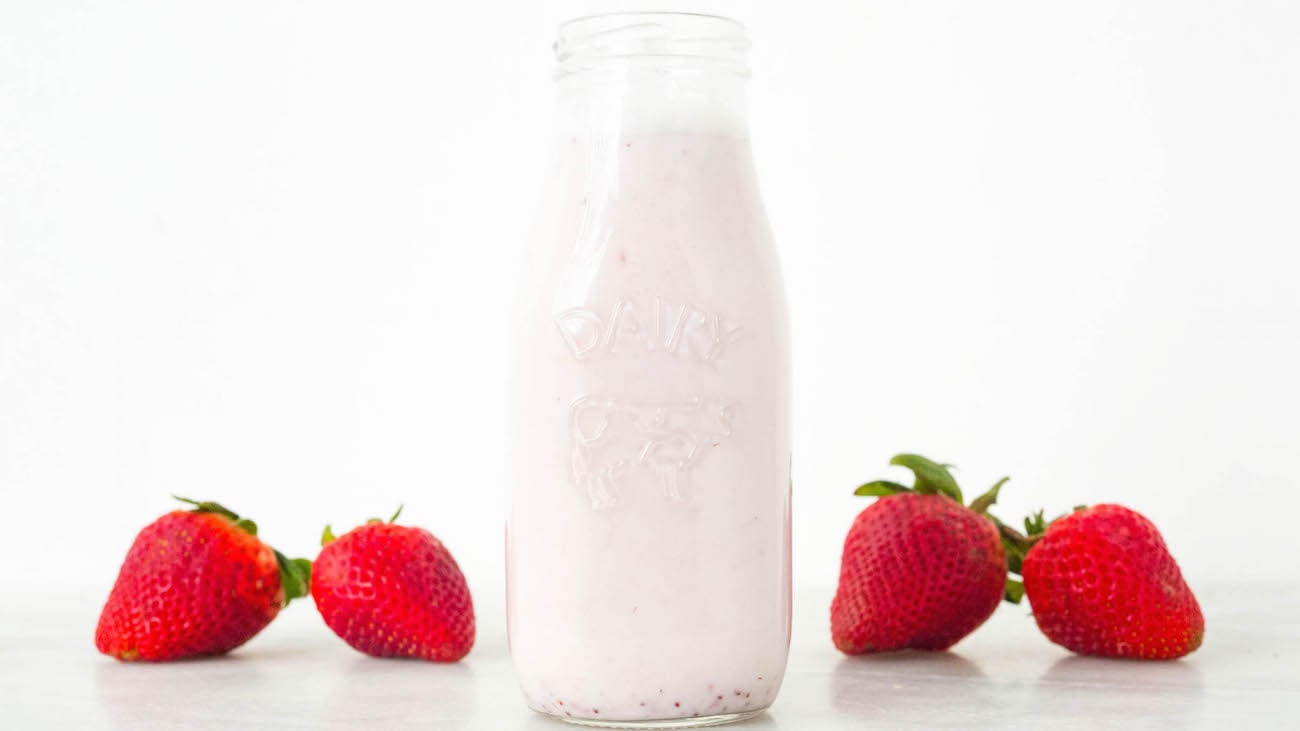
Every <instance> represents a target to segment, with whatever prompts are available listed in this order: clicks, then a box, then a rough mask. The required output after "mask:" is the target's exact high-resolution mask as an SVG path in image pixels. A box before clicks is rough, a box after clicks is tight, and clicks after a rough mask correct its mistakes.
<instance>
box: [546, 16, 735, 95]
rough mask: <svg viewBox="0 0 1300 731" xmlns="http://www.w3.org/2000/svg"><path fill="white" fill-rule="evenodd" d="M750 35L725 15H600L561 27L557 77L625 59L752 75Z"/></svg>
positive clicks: (557, 45)
mask: <svg viewBox="0 0 1300 731" xmlns="http://www.w3.org/2000/svg"><path fill="white" fill-rule="evenodd" d="M749 46H750V43H749V34H748V30H747V29H746V28H745V26H744V24H743V23H741V22H740V21H738V20H736V19H734V18H729V17H726V16H722V15H712V14H709V13H690V12H673V11H644V12H642V11H622V12H614V13H597V14H593V15H584V16H581V17H578V18H573V19H571V20H567V21H565V22H563V23H561V24H560V25H559V28H558V29H557V32H556V40H555V43H554V45H553V49H554V52H555V60H556V69H555V77H556V78H557V79H558V78H561V77H564V76H567V75H569V74H572V73H575V72H579V71H586V70H591V69H595V68H598V67H601V66H608V65H611V64H619V63H624V64H626V63H634V62H637V61H646V62H650V63H656V64H661V65H663V66H665V67H675V68H681V67H696V68H698V67H701V66H710V67H723V68H727V69H729V70H731V71H733V72H735V73H738V74H740V75H741V76H748V66H747V64H746V62H745V58H746V55H747V53H748V51H749Z"/></svg>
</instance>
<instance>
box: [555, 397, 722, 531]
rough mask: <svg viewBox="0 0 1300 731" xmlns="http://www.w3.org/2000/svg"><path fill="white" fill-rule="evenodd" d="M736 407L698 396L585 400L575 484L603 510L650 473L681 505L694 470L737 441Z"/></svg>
mask: <svg viewBox="0 0 1300 731" xmlns="http://www.w3.org/2000/svg"><path fill="white" fill-rule="evenodd" d="M734 406H735V404H734V403H731V402H729V401H727V400H725V399H722V398H718V397H705V396H696V397H694V398H691V399H688V400H685V401H682V402H677V403H649V402H641V401H630V400H627V399H618V398H602V397H598V396H583V397H581V398H579V399H578V400H577V401H575V402H574V403H573V407H572V409H571V412H570V418H569V432H570V436H571V439H572V448H571V453H570V464H571V468H572V471H573V479H574V482H575V483H576V484H577V485H578V487H579V488H580V489H582V490H583V491H584V492H585V493H586V495H587V497H588V498H589V499H590V500H591V504H592V506H594V507H597V508H604V507H609V506H611V505H613V504H614V503H615V502H617V500H618V496H619V492H620V490H621V489H622V487H623V486H624V485H625V483H626V482H627V481H628V478H629V477H631V476H632V475H634V474H637V473H641V474H648V475H649V476H650V477H652V478H653V481H654V484H655V485H656V486H657V487H658V489H659V490H660V491H661V492H662V494H663V496H664V497H666V498H667V499H668V500H671V501H674V502H676V501H680V500H682V499H683V495H684V493H685V492H686V491H687V490H689V489H690V473H691V470H692V469H693V468H694V467H695V466H696V465H697V464H699V463H700V462H701V461H702V460H704V459H706V458H707V456H708V453H709V451H710V450H711V449H713V448H715V447H718V446H719V445H721V444H722V442H723V441H724V440H726V439H727V438H728V437H730V436H731V424H732V410H733V408H734Z"/></svg>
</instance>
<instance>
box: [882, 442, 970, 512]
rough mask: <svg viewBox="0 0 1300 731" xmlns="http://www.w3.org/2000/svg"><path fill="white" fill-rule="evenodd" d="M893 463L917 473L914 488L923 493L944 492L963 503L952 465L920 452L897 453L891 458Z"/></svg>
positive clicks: (890, 461)
mask: <svg viewBox="0 0 1300 731" xmlns="http://www.w3.org/2000/svg"><path fill="white" fill-rule="evenodd" d="M889 463H890V464H892V465H898V466H899V467H906V468H907V469H909V470H911V471H912V473H913V474H915V475H916V479H915V480H914V482H913V484H912V489H913V490H915V491H917V492H919V493H921V494H923V495H935V494H942V495H947V496H948V497H950V498H952V499H953V500H956V501H957V502H958V503H962V504H963V505H964V504H965V503H964V502H962V497H961V488H960V487H957V480H956V479H954V478H953V476H952V473H951V472H949V471H948V468H949V467H951V466H952V465H945V464H939V463H938V462H934V461H932V460H929V459H926V458H925V457H922V456H921V455H919V454H896V455H894V456H893V458H892V459H890V460H889Z"/></svg>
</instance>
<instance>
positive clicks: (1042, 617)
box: [1002, 505, 1205, 660]
mask: <svg viewBox="0 0 1300 731" xmlns="http://www.w3.org/2000/svg"><path fill="white" fill-rule="evenodd" d="M1025 524H1026V528H1027V530H1028V532H1029V535H1028V536H1025V535H1021V534H1019V533H1017V532H1016V531H1013V530H1011V529H1009V528H1006V527H1005V526H1003V527H1002V532H1003V535H1004V536H1006V537H1007V542H1008V548H1009V549H1010V550H1011V551H1012V553H1013V554H1015V553H1022V554H1023V560H1022V561H1016V560H1013V561H1012V564H1013V566H1012V568H1013V569H1014V568H1016V566H1015V564H1016V563H1020V564H1021V565H1020V566H1019V568H1020V570H1021V573H1022V574H1023V576H1024V589H1025V594H1026V595H1027V596H1028V597H1029V605H1030V607H1031V608H1032V609H1033V612H1034V621H1036V622H1037V623H1038V628H1039V629H1040V630H1042V631H1043V634H1045V635H1047V639H1049V640H1051V641H1052V642H1055V643H1056V644H1058V645H1061V646H1062V647H1065V648H1066V649H1068V650H1071V651H1073V652H1077V653H1079V654H1081V655H1100V656H1102V657H1132V658H1141V659H1146V660H1170V659H1173V658H1178V657H1182V656H1183V655H1186V654H1188V653H1189V652H1192V651H1193V650H1195V649H1196V648H1198V647H1200V646H1201V639H1202V637H1203V636H1204V635H1205V618H1204V617H1203V616H1202V615H1201V607H1200V605H1199V604H1197V602H1196V597H1195V596H1194V595H1193V594H1192V590H1191V589H1190V588H1189V587H1188V586H1187V582H1185V581H1183V575H1182V572H1180V571H1179V570H1178V564H1177V563H1176V562H1175V561H1174V558H1173V556H1171V555H1169V549H1168V548H1166V547H1165V542H1164V539H1163V538H1161V537H1160V531H1158V530H1156V527H1155V525H1153V524H1152V523H1151V521H1149V520H1147V519H1146V518H1145V517H1143V516H1142V515H1140V514H1139V513H1137V512H1135V511H1133V510H1130V509H1128V508H1126V507H1123V506H1122V505H1095V506H1093V507H1091V508H1076V509H1075V511H1074V512H1072V513H1070V514H1069V515H1066V516H1063V517H1061V518H1059V519H1057V520H1054V521H1052V522H1051V524H1050V525H1048V526H1046V528H1045V529H1044V526H1043V520H1042V513H1039V514H1038V515H1037V516H1035V517H1034V518H1031V519H1029V520H1026V521H1025ZM1017 558H1018V557H1017Z"/></svg>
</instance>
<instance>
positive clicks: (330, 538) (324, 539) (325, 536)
mask: <svg viewBox="0 0 1300 731" xmlns="http://www.w3.org/2000/svg"><path fill="white" fill-rule="evenodd" d="M405 507H406V506H405V505H398V506H397V512H395V513H393V517H391V518H389V519H388V520H380V519H379V518H371V519H370V520H367V521H366V522H365V525H374V524H375V523H396V522H397V516H399V515H401V514H402V509H403V508H405ZM336 540H338V537H337V536H335V535H334V529H333V527H331V526H330V525H329V524H328V523H327V524H326V525H325V530H323V531H321V534H320V544H321V545H322V546H328V545H329V544H331V543H333V542H334V541H336Z"/></svg>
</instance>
